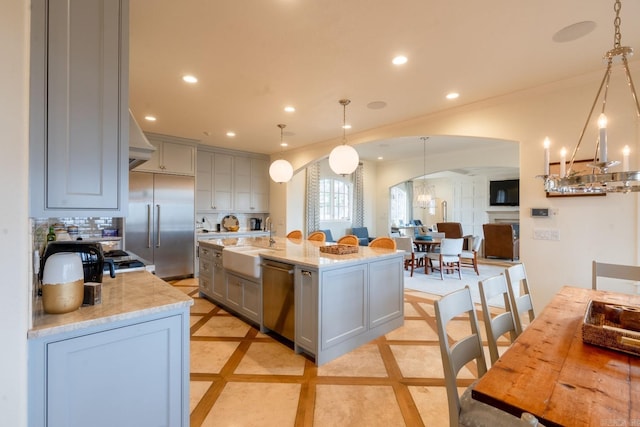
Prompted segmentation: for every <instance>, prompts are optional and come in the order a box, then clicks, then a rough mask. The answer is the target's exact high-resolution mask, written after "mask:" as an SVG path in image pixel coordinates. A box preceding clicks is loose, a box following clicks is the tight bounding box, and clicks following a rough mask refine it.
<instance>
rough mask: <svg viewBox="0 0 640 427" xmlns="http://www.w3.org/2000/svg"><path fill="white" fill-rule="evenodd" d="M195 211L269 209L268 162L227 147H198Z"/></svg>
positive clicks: (257, 211) (255, 210) (252, 211)
mask: <svg viewBox="0 0 640 427" xmlns="http://www.w3.org/2000/svg"><path fill="white" fill-rule="evenodd" d="M196 163H197V171H196V176H197V179H196V190H197V191H196V211H197V212H203V213H204V212H219V211H227V212H228V211H234V212H238V213H266V212H268V211H269V162H268V160H267V159H266V158H259V157H252V156H251V155H249V154H238V153H235V152H230V151H229V152H227V151H209V150H207V149H198V153H197V162H196Z"/></svg>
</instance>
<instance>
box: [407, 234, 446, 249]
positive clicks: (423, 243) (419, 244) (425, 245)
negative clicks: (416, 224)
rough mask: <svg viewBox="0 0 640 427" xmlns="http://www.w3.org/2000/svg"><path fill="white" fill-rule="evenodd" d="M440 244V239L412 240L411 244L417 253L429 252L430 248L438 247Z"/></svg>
mask: <svg viewBox="0 0 640 427" xmlns="http://www.w3.org/2000/svg"><path fill="white" fill-rule="evenodd" d="M440 243H442V238H440V237H433V238H432V239H431V240H416V239H413V244H414V245H415V247H416V251H418V252H431V250H432V248H433V247H434V246H440Z"/></svg>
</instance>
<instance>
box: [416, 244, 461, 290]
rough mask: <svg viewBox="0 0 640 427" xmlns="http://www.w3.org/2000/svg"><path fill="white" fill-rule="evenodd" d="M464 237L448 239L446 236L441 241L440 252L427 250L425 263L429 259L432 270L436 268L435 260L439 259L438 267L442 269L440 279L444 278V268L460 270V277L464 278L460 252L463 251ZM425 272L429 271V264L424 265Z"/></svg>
mask: <svg viewBox="0 0 640 427" xmlns="http://www.w3.org/2000/svg"><path fill="white" fill-rule="evenodd" d="M463 243H464V239H462V238H459V239H448V238H444V239H442V241H441V242H440V252H427V253H426V255H425V263H426V261H427V260H428V261H429V266H428V268H430V269H431V272H433V271H434V270H436V268H435V267H434V266H433V261H435V260H437V261H438V268H437V269H439V270H440V279H442V280H444V275H443V270H447V271H448V270H451V271H452V272H453V271H456V270H458V278H459V279H460V280H462V273H461V271H460V253H461V252H462V245H463ZM424 271H425V273H427V265H426V264H425V267H424Z"/></svg>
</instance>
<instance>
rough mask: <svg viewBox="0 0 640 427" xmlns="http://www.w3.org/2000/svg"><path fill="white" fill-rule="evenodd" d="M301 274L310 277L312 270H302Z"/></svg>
mask: <svg viewBox="0 0 640 427" xmlns="http://www.w3.org/2000/svg"><path fill="white" fill-rule="evenodd" d="M301 274H302V275H303V276H309V277H311V272H310V271H306V270H302V272H301Z"/></svg>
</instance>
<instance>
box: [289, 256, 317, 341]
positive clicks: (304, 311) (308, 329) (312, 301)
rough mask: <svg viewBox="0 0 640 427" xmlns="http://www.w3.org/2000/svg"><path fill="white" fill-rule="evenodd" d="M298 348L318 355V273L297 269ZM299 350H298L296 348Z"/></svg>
mask: <svg viewBox="0 0 640 427" xmlns="http://www.w3.org/2000/svg"><path fill="white" fill-rule="evenodd" d="M294 283H295V299H296V307H297V309H296V340H295V345H296V347H300V348H301V349H304V350H306V351H307V352H310V353H311V354H316V351H317V342H318V271H317V270H312V269H308V268H303V267H296V269H295V282H294ZM296 350H298V348H296Z"/></svg>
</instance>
